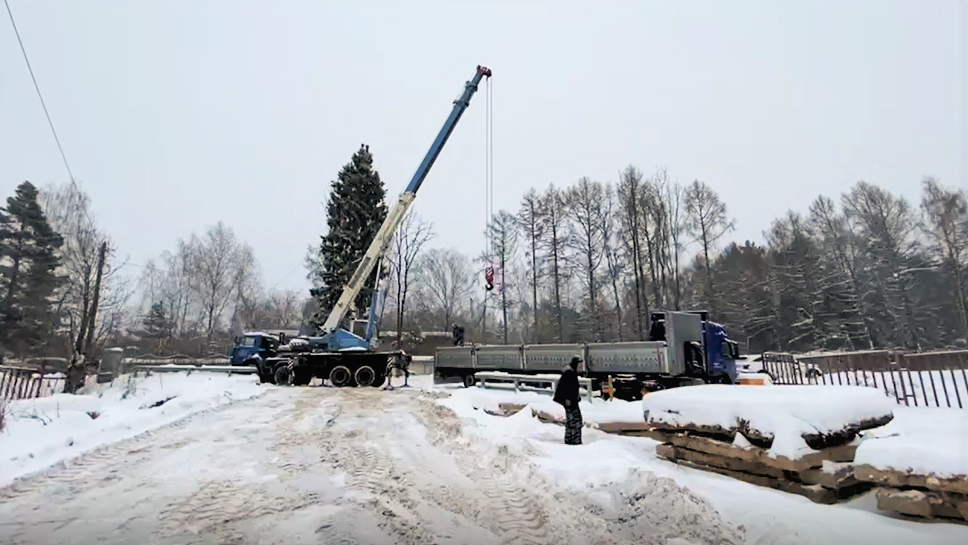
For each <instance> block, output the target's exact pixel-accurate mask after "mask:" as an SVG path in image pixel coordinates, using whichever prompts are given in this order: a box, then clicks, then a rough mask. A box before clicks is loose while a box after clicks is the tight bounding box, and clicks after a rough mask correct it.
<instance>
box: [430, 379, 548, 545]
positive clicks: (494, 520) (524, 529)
mask: <svg viewBox="0 0 968 545" xmlns="http://www.w3.org/2000/svg"><path fill="white" fill-rule="evenodd" d="M427 397H430V396H427ZM427 397H424V396H421V397H418V398H417V399H416V402H417V407H418V411H417V416H418V419H419V420H420V421H421V422H422V423H423V425H424V427H425V428H426V429H427V433H428V438H429V440H430V444H431V445H432V446H434V447H436V448H441V449H443V450H447V451H449V453H450V454H451V455H453V456H454V457H455V458H457V460H458V466H459V467H460V468H462V469H463V470H464V471H465V474H466V475H467V476H468V477H469V478H471V479H472V480H473V481H474V482H476V483H477V484H478V486H479V490H477V491H475V492H477V495H476V496H472V497H470V498H467V499H469V500H470V501H474V502H476V503H478V504H480V505H481V509H480V510H479V511H478V510H470V509H468V510H466V511H477V513H476V515H477V520H478V522H479V523H482V526H484V527H485V528H488V529H490V530H491V531H492V532H494V533H495V534H497V535H498V536H500V537H501V538H502V540H503V542H504V543H507V544H509V545H531V544H535V545H537V544H542V545H543V544H547V543H551V542H553V541H556V540H555V539H554V538H553V536H552V535H551V533H550V532H549V524H548V515H547V512H546V510H545V509H544V508H542V507H541V504H542V502H541V501H540V500H539V499H538V498H536V497H534V496H533V495H532V494H529V493H528V492H527V491H525V490H524V489H523V488H521V487H519V486H517V485H516V484H515V482H514V479H515V478H516V477H515V475H514V474H513V473H512V472H510V471H508V467H509V466H508V460H507V455H506V453H499V454H498V458H497V459H496V460H495V465H492V466H489V467H481V466H480V462H481V458H480V457H478V456H476V455H473V454H471V453H469V452H468V451H467V450H466V449H464V448H460V447H461V446H463V445H465V444H466V441H464V440H461V427H462V426H461V421H460V419H459V418H458V417H457V415H456V414H455V413H454V412H453V411H452V410H450V409H449V408H447V407H444V406H442V405H440V404H439V403H437V402H436V401H435V398H437V397H438V396H433V398H434V399H428V398H427ZM502 461H503V462H504V463H503V464H501V462H502ZM501 465H503V466H504V467H503V469H501V468H500V466H501ZM499 469H500V471H499ZM464 514H470V513H464Z"/></svg>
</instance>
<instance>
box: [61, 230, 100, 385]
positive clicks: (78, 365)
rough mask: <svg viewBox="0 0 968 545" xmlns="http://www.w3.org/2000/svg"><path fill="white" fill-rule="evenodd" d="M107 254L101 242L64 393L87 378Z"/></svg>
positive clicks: (68, 369) (68, 368) (81, 383)
mask: <svg viewBox="0 0 968 545" xmlns="http://www.w3.org/2000/svg"><path fill="white" fill-rule="evenodd" d="M107 252H108V243H107V242H102V243H101V249H100V251H99V252H98V259H97V276H96V277H95V279H94V295H93V297H92V298H91V307H90V309H89V310H88V312H87V313H86V314H87V316H85V317H84V318H83V319H82V321H81V330H80V331H78V333H77V346H76V353H75V355H74V358H72V359H71V363H70V364H69V365H68V367H67V380H65V381H64V393H65V394H73V393H75V392H77V390H78V389H80V388H81V386H84V377H86V376H87V371H86V366H87V352H88V350H90V349H91V345H92V344H94V329H95V327H96V325H95V324H96V323H97V322H96V320H97V307H98V302H99V300H100V298H101V277H102V276H103V274H104V260H105V258H106V256H107Z"/></svg>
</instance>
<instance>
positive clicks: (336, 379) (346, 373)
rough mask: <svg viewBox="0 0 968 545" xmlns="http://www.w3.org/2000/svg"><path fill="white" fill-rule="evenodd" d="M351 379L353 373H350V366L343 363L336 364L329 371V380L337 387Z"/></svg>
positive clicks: (342, 385) (346, 383)
mask: <svg viewBox="0 0 968 545" xmlns="http://www.w3.org/2000/svg"><path fill="white" fill-rule="evenodd" d="M351 380H353V374H352V373H350V368H349V367H347V366H345V365H337V366H336V367H333V370H332V371H330V372H329V381H330V382H332V383H333V386H335V387H337V388H342V387H344V386H346V385H348V384H349V383H350V381H351Z"/></svg>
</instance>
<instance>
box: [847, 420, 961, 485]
mask: <svg viewBox="0 0 968 545" xmlns="http://www.w3.org/2000/svg"><path fill="white" fill-rule="evenodd" d="M894 414H895V418H894V420H893V421H891V423H890V424H888V425H886V426H884V427H883V428H880V429H878V430H876V431H871V432H868V433H865V434H864V438H863V440H862V441H861V444H860V446H859V447H857V454H856V456H855V458H854V463H855V464H857V465H861V464H866V465H870V466H872V467H874V468H877V469H880V470H897V471H901V472H904V473H912V474H918V475H934V476H936V477H939V478H953V477H961V478H966V477H968V411H965V410H960V409H937V408H929V407H898V408H895V409H894Z"/></svg>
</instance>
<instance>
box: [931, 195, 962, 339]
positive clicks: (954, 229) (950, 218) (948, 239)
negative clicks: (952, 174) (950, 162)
mask: <svg viewBox="0 0 968 545" xmlns="http://www.w3.org/2000/svg"><path fill="white" fill-rule="evenodd" d="M922 186H923V188H924V194H923V196H922V198H921V209H922V210H923V211H924V215H925V219H926V220H927V221H926V226H925V231H926V232H927V233H928V234H929V235H930V237H931V240H932V242H933V246H934V251H935V253H937V254H938V256H939V257H940V258H941V262H942V263H943V264H944V267H945V268H947V269H948V271H949V274H950V275H951V284H952V286H951V287H952V292H953V294H954V298H955V308H956V310H957V314H958V318H959V321H960V324H959V325H960V329H961V331H960V334H961V335H964V336H965V337H964V338H966V339H968V299H966V294H965V279H964V278H963V277H962V274H963V273H962V271H963V270H964V269H965V268H966V267H968V196H966V193H965V190H963V189H962V190H959V191H954V190H950V189H947V188H945V187H942V186H941V185H940V184H939V183H938V181H937V180H936V179H934V178H925V179H924V180H923V181H922Z"/></svg>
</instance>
